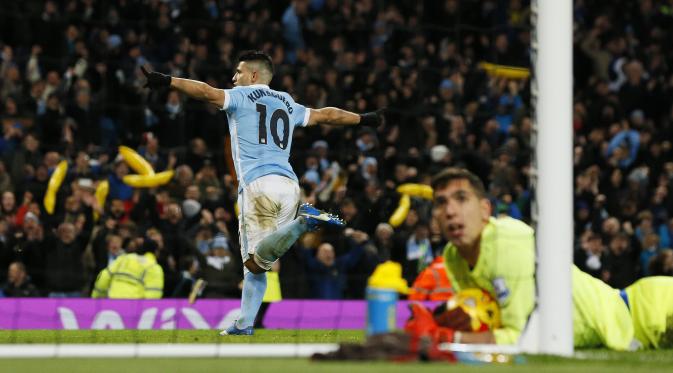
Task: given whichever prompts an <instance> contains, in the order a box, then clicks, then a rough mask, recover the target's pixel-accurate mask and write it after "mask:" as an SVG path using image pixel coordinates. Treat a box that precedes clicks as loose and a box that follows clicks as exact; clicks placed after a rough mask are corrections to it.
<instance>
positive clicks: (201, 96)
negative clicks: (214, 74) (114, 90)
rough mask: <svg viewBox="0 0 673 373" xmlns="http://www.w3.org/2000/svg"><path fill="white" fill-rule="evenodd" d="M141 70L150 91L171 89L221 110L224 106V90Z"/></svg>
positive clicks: (195, 81) (143, 68) (202, 83)
mask: <svg viewBox="0 0 673 373" xmlns="http://www.w3.org/2000/svg"><path fill="white" fill-rule="evenodd" d="M140 70H142V72H143V74H145V77H146V78H147V83H145V87H149V88H150V89H157V88H169V87H170V88H173V89H175V90H177V91H180V92H182V93H184V94H186V95H187V96H189V97H191V98H193V99H196V100H199V101H205V102H208V103H211V104H213V105H215V106H217V107H219V108H222V106H224V95H225V92H224V90H223V89H217V88H213V87H211V86H209V85H208V84H206V83H204V82H200V81H198V80H191V79H182V78H176V77H172V76H170V75H166V74H162V73H158V72H156V71H147V70H146V69H145V67H144V66H141V67H140Z"/></svg>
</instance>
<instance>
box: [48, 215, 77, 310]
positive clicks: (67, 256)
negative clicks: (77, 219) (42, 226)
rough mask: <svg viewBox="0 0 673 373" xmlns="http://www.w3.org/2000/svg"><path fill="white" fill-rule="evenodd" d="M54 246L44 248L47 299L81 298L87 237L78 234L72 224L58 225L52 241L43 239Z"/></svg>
mask: <svg viewBox="0 0 673 373" xmlns="http://www.w3.org/2000/svg"><path fill="white" fill-rule="evenodd" d="M45 239H46V241H47V242H53V243H54V244H53V245H48V246H44V247H43V250H44V251H45V252H44V261H45V270H44V273H45V283H46V285H47V287H48V290H49V297H52V298H70V297H81V296H82V295H83V291H84V286H85V272H84V265H83V264H82V254H83V253H84V249H85V248H86V244H87V241H88V237H86V236H85V235H82V234H78V233H77V228H75V225H74V224H72V223H65V222H64V223H61V224H59V226H58V229H57V230H56V234H55V236H54V237H52V238H50V237H46V238H45Z"/></svg>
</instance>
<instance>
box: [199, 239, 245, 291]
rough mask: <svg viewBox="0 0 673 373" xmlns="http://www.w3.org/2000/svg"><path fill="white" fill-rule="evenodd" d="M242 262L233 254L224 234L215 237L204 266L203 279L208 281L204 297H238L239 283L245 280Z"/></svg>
mask: <svg viewBox="0 0 673 373" xmlns="http://www.w3.org/2000/svg"><path fill="white" fill-rule="evenodd" d="M239 272H241V264H240V263H239V262H238V261H237V260H235V258H234V256H233V255H232V254H231V250H230V248H229V243H228V241H227V238H226V237H225V236H224V235H217V236H215V238H214V239H213V241H212V243H211V244H210V247H209V249H208V254H207V256H206V265H205V266H204V267H203V268H202V276H203V279H204V280H205V281H206V282H207V285H206V288H205V289H204V291H203V297H204V298H236V297H239V296H240V288H239V284H240V283H241V281H242V280H243V274H242V273H239Z"/></svg>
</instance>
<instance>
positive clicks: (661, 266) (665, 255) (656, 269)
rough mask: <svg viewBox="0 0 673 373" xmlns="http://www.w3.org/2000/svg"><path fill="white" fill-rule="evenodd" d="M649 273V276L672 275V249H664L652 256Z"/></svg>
mask: <svg viewBox="0 0 673 373" xmlns="http://www.w3.org/2000/svg"><path fill="white" fill-rule="evenodd" d="M649 273H650V275H651V276H673V250H671V249H666V250H663V251H661V252H660V253H659V254H658V255H656V256H654V257H652V259H650V263H649Z"/></svg>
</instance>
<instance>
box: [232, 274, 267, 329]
mask: <svg viewBox="0 0 673 373" xmlns="http://www.w3.org/2000/svg"><path fill="white" fill-rule="evenodd" d="M245 272H246V274H245V276H243V296H242V297H241V317H239V318H238V320H237V321H236V327H237V328H239V329H243V328H247V327H249V326H252V325H253V324H254V323H255V316H257V311H259V306H261V305H262V298H264V292H265V291H266V273H260V274H254V273H252V272H248V271H245Z"/></svg>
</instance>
